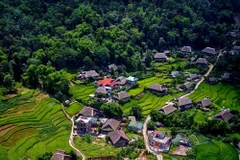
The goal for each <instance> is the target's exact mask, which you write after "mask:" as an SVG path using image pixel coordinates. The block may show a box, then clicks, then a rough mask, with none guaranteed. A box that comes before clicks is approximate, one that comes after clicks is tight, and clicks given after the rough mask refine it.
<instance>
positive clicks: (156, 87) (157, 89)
mask: <svg viewBox="0 0 240 160" xmlns="http://www.w3.org/2000/svg"><path fill="white" fill-rule="evenodd" d="M147 90H148V91H149V92H151V93H154V94H161V95H165V94H166V93H167V88H166V87H165V86H164V85H161V84H152V85H151V86H149V87H148V88H147Z"/></svg>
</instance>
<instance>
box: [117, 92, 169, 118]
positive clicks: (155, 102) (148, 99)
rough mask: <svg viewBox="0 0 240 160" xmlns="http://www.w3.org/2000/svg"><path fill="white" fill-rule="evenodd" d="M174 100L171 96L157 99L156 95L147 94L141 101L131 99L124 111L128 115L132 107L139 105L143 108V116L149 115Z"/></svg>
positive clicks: (123, 107)
mask: <svg viewBox="0 0 240 160" xmlns="http://www.w3.org/2000/svg"><path fill="white" fill-rule="evenodd" d="M172 99H173V97H172V96H169V95H166V96H163V97H157V96H155V95H154V94H151V93H145V95H144V96H143V97H142V98H141V99H139V100H137V99H131V101H130V102H128V103H125V104H124V106H122V110H123V112H124V113H125V114H128V113H129V112H130V110H131V107H132V106H135V105H138V106H140V107H142V112H143V115H148V114H149V113H150V112H151V110H154V109H158V108H161V107H162V106H164V105H165V103H166V102H167V101H168V100H172Z"/></svg>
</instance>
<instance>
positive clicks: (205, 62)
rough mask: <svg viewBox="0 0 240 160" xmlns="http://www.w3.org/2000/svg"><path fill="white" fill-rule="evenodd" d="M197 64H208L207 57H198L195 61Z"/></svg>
mask: <svg viewBox="0 0 240 160" xmlns="http://www.w3.org/2000/svg"><path fill="white" fill-rule="evenodd" d="M195 64H200V65H207V64H208V61H207V59H206V58H198V59H197V60H196V62H195Z"/></svg>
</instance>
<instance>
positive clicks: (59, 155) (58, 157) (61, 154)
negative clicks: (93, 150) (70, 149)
mask: <svg viewBox="0 0 240 160" xmlns="http://www.w3.org/2000/svg"><path fill="white" fill-rule="evenodd" d="M71 158H72V157H71V156H70V155H67V154H66V153H65V151H64V150H59V149H58V150H57V151H56V153H54V154H53V156H52V157H51V160H71Z"/></svg>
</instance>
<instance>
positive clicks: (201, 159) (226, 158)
mask: <svg viewBox="0 0 240 160" xmlns="http://www.w3.org/2000/svg"><path fill="white" fill-rule="evenodd" d="M196 152H197V157H196V159H197V160H206V159H207V160H238V152H237V150H236V149H235V148H234V147H233V146H231V145H230V144H226V143H223V142H211V143H205V144H201V145H197V146H196Z"/></svg>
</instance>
